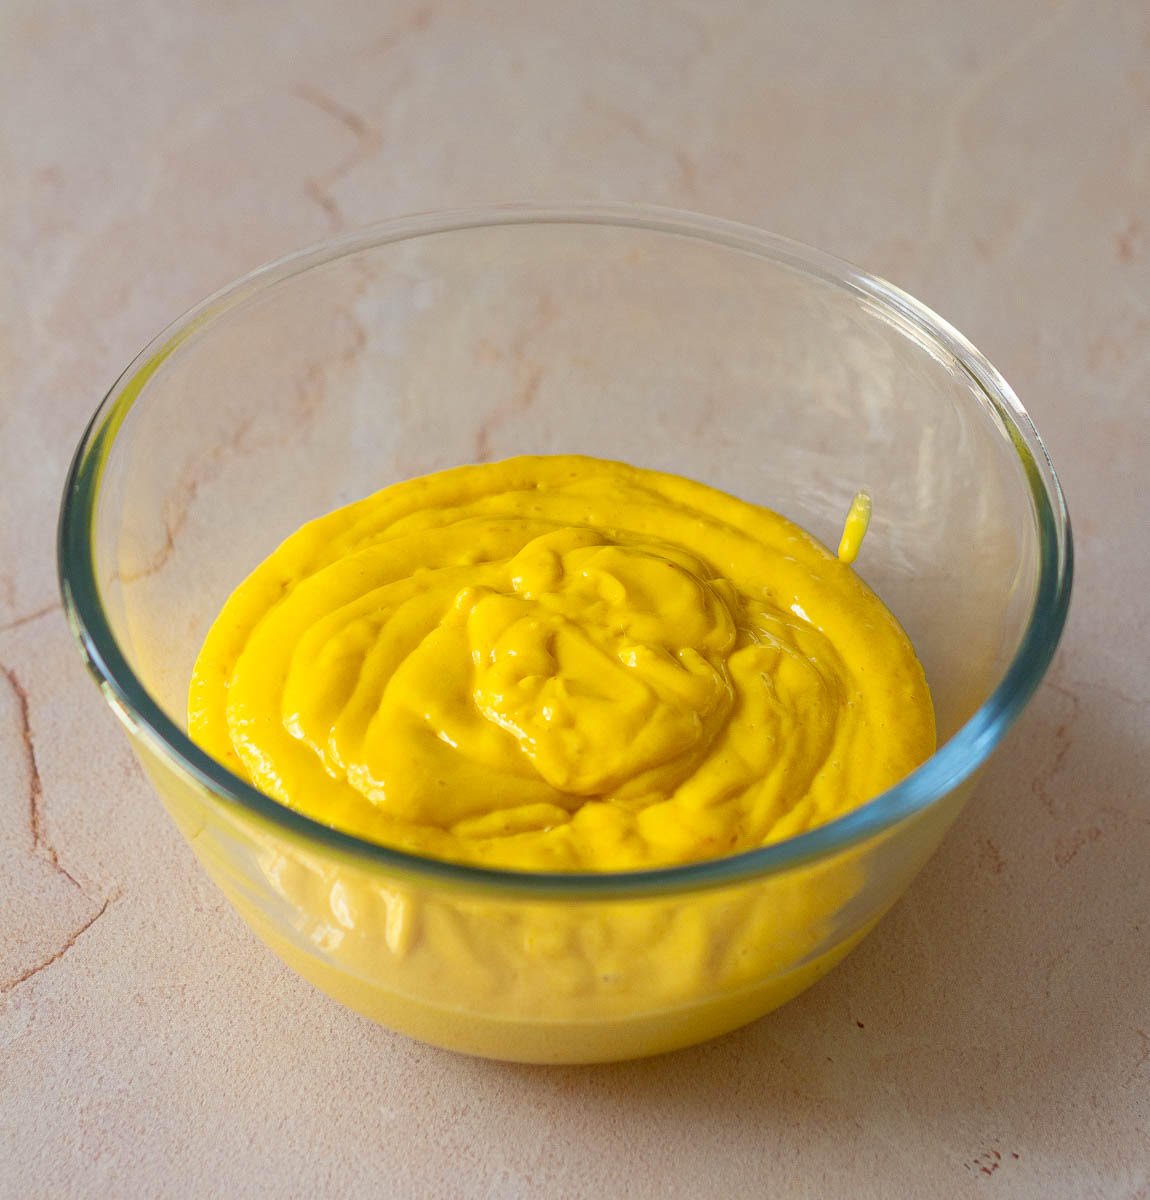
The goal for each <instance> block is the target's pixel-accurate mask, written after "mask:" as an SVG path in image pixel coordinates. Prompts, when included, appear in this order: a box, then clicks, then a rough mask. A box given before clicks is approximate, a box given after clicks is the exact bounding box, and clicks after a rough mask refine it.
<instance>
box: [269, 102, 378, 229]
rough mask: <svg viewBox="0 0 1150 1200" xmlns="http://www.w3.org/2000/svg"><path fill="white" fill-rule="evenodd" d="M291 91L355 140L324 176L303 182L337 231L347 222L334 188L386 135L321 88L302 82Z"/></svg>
mask: <svg viewBox="0 0 1150 1200" xmlns="http://www.w3.org/2000/svg"><path fill="white" fill-rule="evenodd" d="M292 93H293V95H295V96H296V97H297V98H298V99H300V100H302V101H303V102H304V103H305V104H309V105H311V107H312V108H315V109H317V110H318V111H319V112H321V113H323V114H324V115H325V116H327V117H330V118H331V119H332V120H333V121H335V122H337V123H338V124H339V125H341V126H342V127H343V128H344V129H345V130H346V131H347V132H348V133H350V134H351V136H352V138H354V139H355V144H354V145H353V146H352V149H351V152H350V153H349V154H348V155H347V156H346V157H344V158H343V159H341V160H340V161H339V162H338V163H336V165H335V166H334V167H332V169H331V170H330V171H325V172H324V173H323V174H322V175H309V176H308V177H307V178H306V179H305V180H304V185H303V190H304V195H305V196H307V198H308V199H309V200H311V201H312V203H313V204H316V205H318V206H319V207H320V208H321V209H322V210H323V212H324V215H325V216H326V217H327V221H328V224H329V225H330V226H331V229H332V232H338V231H339V230H341V229H344V228H346V225H347V221H346V218H345V217H344V214H343V210H342V209H341V208H340V205H339V201H338V200H337V199H336V198H335V196H334V194H333V193H332V189H333V188H334V187H335V186H336V184H338V183H339V182H340V181H341V180H342V179H344V178H345V177H346V176H347V175H349V174H351V172H352V171H354V170H355V169H356V167H358V166H360V165H361V164H362V163H364V162H366V161H367V160H368V159H369V158H371V157H372V155H374V154H375V153H376V151H377V150H378V149H379V148H380V146H381V145H382V144H383V134H382V133H380V131H379V130H378V129H376V128H375V126H374V125H372V124H371V123H370V122H369V121H367V120H365V119H364V118H363V117H361V116H360V115H359V113H357V112H354V111H353V110H352V109H350V108H345V107H344V106H343V105H342V104H340V103H339V102H338V101H336V100H333V99H332V98H331V97H330V96H329V95H328V94H327V93H326V92H321V91H320V90H319V89H318V88H313V87H309V86H308V85H307V84H304V83H301V84H297V85H296V86H295V87H294V88H293V89H292Z"/></svg>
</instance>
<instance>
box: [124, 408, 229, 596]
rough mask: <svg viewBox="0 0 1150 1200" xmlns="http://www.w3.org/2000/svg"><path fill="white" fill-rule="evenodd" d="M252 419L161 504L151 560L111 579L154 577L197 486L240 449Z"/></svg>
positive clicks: (169, 550)
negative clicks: (160, 531)
mask: <svg viewBox="0 0 1150 1200" xmlns="http://www.w3.org/2000/svg"><path fill="white" fill-rule="evenodd" d="M251 425H252V418H251V417H245V418H244V420H242V421H241V422H240V423H239V424H238V425H237V426H236V428H235V431H234V432H233V433H232V435H231V437H229V438H228V440H227V441H226V442H221V443H220V444H219V445H218V446H216V447H215V448H214V449H213V450H212V451H211V452H210V454H208V456H207V459H206V461H205V463H204V469H203V470H202V471H200V472H199V473H198V474H195V475H189V476H188V477H187V478H186V479H185V480H184V481H183V482H182V483H181V484H180V485H179V487H178V488H177V489H176V490H175V492H174V493H173V494H172V495H171V496H170V497H169V498H168V499H167V500H165V502H164V542H163V545H162V546H161V547H160V548H159V550H157V551H156V552H155V554H153V555H152V557H151V558H150V559H149V560H148V561H147V562H146V563H145V564H144V565H143V566H142V567H140V568H138V569H137V570H134V571H124V570H122V569H120V568H117V569H116V570H115V571H114V572H113V574H112V578H113V579H115V580H117V581H118V582H120V583H138V582H139V581H140V580H141V579H146V578H147V577H148V576H149V575H155V573H156V572H157V571H159V570H160V569H161V568H162V567H163V566H164V564H165V563H166V562H167V561H168V559H169V558H170V557H171V556H172V551H173V550H175V548H176V538H177V537H178V536H179V534H180V531H181V530H182V529H183V528H184V525H185V524H186V522H187V519H188V513H189V512H190V511H191V507H192V505H193V504H194V503H195V500H196V497H197V496H198V495H199V494H200V486H201V485H202V484H205V483H210V482H211V481H212V480H213V479H215V478H216V476H217V475H218V474H219V471H220V469H221V468H222V466H223V462H224V460H225V459H226V458H227V456H228V455H229V454H231V453H233V452H234V451H237V450H238V449H239V448H240V444H241V443H242V442H243V439H244V438H245V437H246V436H247V433H248V431H249V430H250V429H251Z"/></svg>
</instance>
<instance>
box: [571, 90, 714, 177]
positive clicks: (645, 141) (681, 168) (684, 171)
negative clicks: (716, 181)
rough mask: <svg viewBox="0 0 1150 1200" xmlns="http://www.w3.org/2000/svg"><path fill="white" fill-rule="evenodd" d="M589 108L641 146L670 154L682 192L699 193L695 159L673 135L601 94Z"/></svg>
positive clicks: (663, 153)
mask: <svg viewBox="0 0 1150 1200" xmlns="http://www.w3.org/2000/svg"><path fill="white" fill-rule="evenodd" d="M588 107H589V108H590V109H591V110H592V111H597V112H598V113H599V114H600V115H601V116H603V117H606V119H607V120H609V121H611V122H613V123H614V124H616V125H618V126H619V128H620V129H622V130H623V131H624V132H625V133H627V134H629V135H630V136H631V137H632V138H634V139H635V141H637V142H638V143H639V144H640V145H641V146H645V147H646V148H647V149H648V150H650V151H652V152H653V153H655V154H659V155H665V156H669V157H670V160H671V162H672V163H673V164H674V167H675V173H676V175H677V176H678V181H679V185H680V187H681V188H682V191H683V194H684V195H686V196H688V197H697V196H698V191H699V174H698V169H697V167H696V164H695V161H694V160H693V159H692V158H691V156H690V155H689V154H688V153H687V152H686V150H684V149H683V148H682V146H680V145H679V144H678V143H677V142H676V141H675V140H674V139H673V138H664V137H662V136H660V135H659V134H657V133H655V132H654V131H653V130H652V129H651V128H650V126H649V125H647V124H646V122H644V121H643V120H642V119H641V118H640V117H638V116H636V115H635V114H634V113H632V112H628V111H627V110H626V109H624V108H619V107H618V106H616V105H614V104H612V103H611V102H610V101H607V100H604V99H603V98H602V97H601V96H592V97H591V99H590V102H589V104H588Z"/></svg>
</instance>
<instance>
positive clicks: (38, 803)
mask: <svg viewBox="0 0 1150 1200" xmlns="http://www.w3.org/2000/svg"><path fill="white" fill-rule="evenodd" d="M0 671H3V673H4V678H5V679H7V681H8V686H9V687H10V688H11V689H12V694H13V695H14V696H15V697H16V712H17V719H18V721H19V724H20V743H21V745H22V746H23V748H24V765H25V769H26V770H27V772H28V829H29V832H30V833H31V835H32V853H33V854H35V855H37V856H38V857H40V858H42V859H43V860H44V861H45V862H46V863H48V865H49V866H50V867H51V868H52V869H53V870H54V871H56V872H58V873H59V874H61V875H63V876H64V878H65V879H66V880H67V881H68V882H69V883H70V884H71V885H72V886H73V887H74V888H76V890H77V891H79V892H81V893H83V892H84V889H83V888H82V887H81V886H80V884H79V883H78V882H77V881H76V878H75V877H74V876H73V875H72V873H71V872H70V871H69V870H68V868H67V867H65V866H64V865H63V864H62V863H61V862H60V857H59V855H58V854H57V853H56V847H55V846H53V845H52V842H51V841H50V839H49V838H48V834H47V832H46V831H45V829H44V811H43V803H44V783H43V780H42V779H41V778H40V764H39V763H38V762H37V760H36V743H35V740H34V739H33V737H32V717H31V709H30V706H29V703H28V691H27V689H26V688H25V687H24V685H23V683H21V681H20V679H19V677H18V676H17V674H16V672H15V671H14V670H12V668H11V667H0Z"/></svg>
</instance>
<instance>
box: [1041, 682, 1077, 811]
mask: <svg viewBox="0 0 1150 1200" xmlns="http://www.w3.org/2000/svg"><path fill="white" fill-rule="evenodd" d="M1045 686H1046V687H1048V688H1050V690H1051V691H1053V692H1057V693H1058V695H1060V696H1063V697H1065V699H1067V700H1069V701H1070V712H1069V714H1068V715H1067V717H1066V719H1065V720H1063V721H1061V722H1060V723H1059V724H1058V725H1057V726H1056V727H1055V730H1054V751H1053V753H1052V755H1051V757H1050V762H1049V765H1048V766H1047V767H1046V769H1045V770H1043V771H1042V773H1041V774H1039V775H1037V776H1036V777H1035V779H1034V781H1033V783H1032V784H1031V790H1032V791H1033V792H1034V794H1035V795H1036V796H1037V797H1038V799H1039V800H1040V801H1041V802H1042V807H1043V808H1045V809H1046V811H1047V812H1048V813H1053V812H1054V808H1055V802H1054V798H1053V797H1052V796H1051V795H1050V794H1049V793H1048V791H1047V788H1048V787H1049V786H1050V784H1051V782H1052V781H1053V780H1054V778H1055V777H1056V776H1057V775H1058V773H1059V772H1060V771H1061V770H1062V768H1063V766H1064V765H1065V763H1066V757H1067V755H1068V754H1069V753H1070V748H1071V746H1072V745H1073V742H1074V739H1073V738H1072V736H1071V730H1072V729H1073V727H1074V723H1075V722H1076V721H1077V720H1078V715H1079V713H1080V711H1081V709H1082V704H1081V701H1080V700H1079V699H1078V695H1077V694H1076V693H1075V692H1073V691H1072V690H1071V689H1070V688H1068V687H1066V686H1064V685H1063V684H1061V683H1055V682H1054V680H1052V679H1048V680H1047V681H1046V685H1045Z"/></svg>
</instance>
